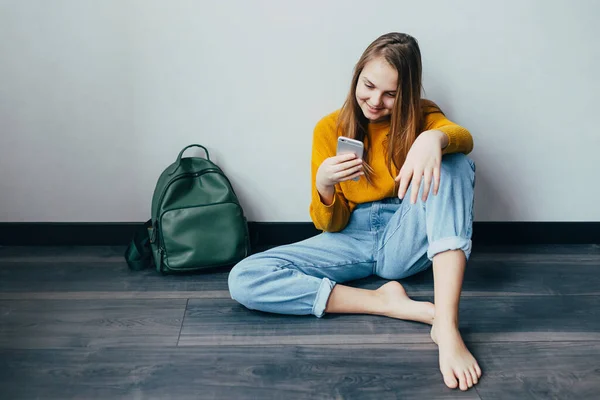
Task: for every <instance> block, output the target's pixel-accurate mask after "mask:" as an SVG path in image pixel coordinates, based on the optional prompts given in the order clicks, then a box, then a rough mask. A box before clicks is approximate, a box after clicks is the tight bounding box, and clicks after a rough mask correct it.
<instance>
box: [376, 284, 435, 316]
mask: <svg viewBox="0 0 600 400" xmlns="http://www.w3.org/2000/svg"><path fill="white" fill-rule="evenodd" d="M375 292H376V293H378V294H379V295H380V296H381V297H382V299H383V303H384V304H385V310H384V312H383V315H385V316H387V317H391V318H398V319H405V320H410V321H418V322H423V323H425V324H429V325H431V324H433V316H434V314H435V307H434V305H433V303H430V302H428V301H415V300H412V299H410V298H409V297H408V295H407V294H406V290H404V287H402V285H401V284H400V283H399V282H396V281H390V282H388V283H386V284H384V285H383V286H381V287H380V288H379V289H377V290H376V291H375Z"/></svg>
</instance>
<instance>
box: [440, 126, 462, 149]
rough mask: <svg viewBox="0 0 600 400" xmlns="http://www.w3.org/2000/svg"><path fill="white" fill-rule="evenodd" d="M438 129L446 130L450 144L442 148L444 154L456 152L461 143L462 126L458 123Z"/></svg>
mask: <svg viewBox="0 0 600 400" xmlns="http://www.w3.org/2000/svg"><path fill="white" fill-rule="evenodd" d="M437 130H439V131H442V132H444V134H445V135H446V136H447V137H448V146H446V147H445V148H444V149H443V150H442V154H449V153H456V152H457V150H458V145H459V143H460V135H461V133H462V132H461V131H462V128H461V127H460V126H456V125H448V126H442V127H441V128H437Z"/></svg>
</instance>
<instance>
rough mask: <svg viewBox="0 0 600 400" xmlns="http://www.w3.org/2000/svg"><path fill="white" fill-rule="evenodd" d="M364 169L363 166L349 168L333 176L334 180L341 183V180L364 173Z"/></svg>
mask: <svg viewBox="0 0 600 400" xmlns="http://www.w3.org/2000/svg"><path fill="white" fill-rule="evenodd" d="M362 169H363V168H362V165H357V166H355V167H352V168H348V169H345V170H343V171H339V172H336V173H335V174H333V180H335V181H338V182H341V180H342V179H343V178H346V177H348V176H350V175H354V174H356V173H357V172H362Z"/></svg>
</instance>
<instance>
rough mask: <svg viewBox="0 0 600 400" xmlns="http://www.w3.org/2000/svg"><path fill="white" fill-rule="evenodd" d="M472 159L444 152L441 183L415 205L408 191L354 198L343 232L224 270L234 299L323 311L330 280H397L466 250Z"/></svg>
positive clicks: (262, 306)
mask: <svg viewBox="0 0 600 400" xmlns="http://www.w3.org/2000/svg"><path fill="white" fill-rule="evenodd" d="M474 188H475V164H474V162H473V161H472V160H471V159H470V158H468V157H467V156H466V155H464V154H460V153H456V154H447V155H444V156H443V157H442V166H441V175H440V187H439V190H438V194H437V196H434V195H433V182H432V184H431V190H430V193H429V196H428V198H427V201H425V202H423V201H422V200H421V197H422V193H423V190H424V189H423V184H421V186H420V192H419V197H418V200H417V203H416V204H410V192H411V190H412V186H411V187H410V188H409V190H408V191H407V193H406V195H405V196H404V199H403V200H400V199H398V197H390V198H386V199H383V200H380V201H374V202H370V203H363V204H359V205H358V206H357V207H356V208H355V210H354V211H353V212H352V214H351V216H350V221H349V222H348V225H347V226H346V227H345V228H344V230H342V231H341V232H333V233H332V232H323V233H321V234H319V235H317V236H314V237H312V238H309V239H306V240H303V241H301V242H298V243H294V244H289V245H285V246H280V247H276V248H273V249H270V250H267V251H265V252H262V253H258V254H254V255H252V256H250V257H247V258H246V259H244V260H242V261H241V262H239V263H238V264H237V265H236V266H235V267H233V269H232V270H231V272H230V274H229V292H230V294H231V297H232V299H234V300H236V301H238V302H239V303H241V304H243V305H244V306H246V307H247V308H250V309H256V310H261V311H266V312H272V313H279V314H296V315H302V314H314V315H315V316H317V317H321V316H323V314H324V313H325V307H326V305H327V300H328V298H329V295H330V293H331V290H332V289H333V287H334V286H335V284H336V283H342V282H347V281H351V280H354V279H360V278H365V277H367V276H370V275H378V276H380V277H382V278H385V279H402V278H405V277H408V276H410V275H413V274H416V273H418V272H420V271H423V270H425V269H427V268H429V267H430V266H431V261H432V260H433V257H434V256H435V255H436V254H438V253H441V252H444V251H448V250H457V249H460V250H462V251H463V252H464V253H465V257H466V259H467V260H468V259H469V256H470V254H471V235H472V227H473V203H474Z"/></svg>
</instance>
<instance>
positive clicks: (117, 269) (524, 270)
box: [0, 257, 600, 300]
mask: <svg viewBox="0 0 600 400" xmlns="http://www.w3.org/2000/svg"><path fill="white" fill-rule="evenodd" d="M499 258H500V259H501V257H499ZM599 269H600V258H599V259H598V262H597V263H596V262H595V261H594V262H593V263H592V262H587V263H586V262H580V261H575V260H571V261H565V260H562V261H549V260H546V261H538V262H532V261H527V262H524V261H510V262H509V261H505V260H503V259H501V260H500V261H499V260H496V261H487V260H486V259H485V258H484V259H483V260H481V259H478V258H477V257H474V258H473V259H472V260H470V261H469V264H468V267H467V270H466V273H465V278H464V283H463V293H462V295H463V297H481V296H505V295H541V296H545V295H558V294H560V295H567V296H573V295H600V274H598V273H597V271H598V270H599ZM228 275H229V269H228V268H221V269H217V270H213V271H210V272H199V273H193V274H177V275H165V276H162V275H160V274H158V273H156V271H154V270H145V271H130V270H129V269H128V268H127V266H126V264H125V262H123V261H121V262H105V261H101V262H97V261H96V262H91V261H81V262H74V261H70V262H55V261H54V262H43V263H42V262H32V261H28V262H15V261H0V299H5V300H8V299H22V298H30V297H27V296H32V297H31V298H48V299H58V298H63V299H69V298H82V299H83V298H89V299H93V298H105V296H107V294H106V292H119V293H115V296H116V297H115V298H123V299H125V298H153V296H155V297H154V298H163V297H165V296H166V297H167V298H193V297H200V298H204V297H207V296H213V297H216V298H229V292H228V286H227V277H228ZM32 277H35V279H32ZM384 282H386V280H384V279H380V278H377V277H370V278H367V279H363V280H359V281H355V282H352V283H350V285H351V286H357V287H363V288H367V289H373V288H377V287H379V286H380V285H382V284H383V283H384ZM401 282H402V284H403V285H404V286H405V288H406V290H407V292H408V293H409V295H414V296H419V295H422V296H429V295H432V294H433V274H432V270H431V269H429V270H427V271H425V272H423V273H421V274H418V275H415V276H412V277H409V278H407V279H403V280H402V281H401ZM52 292H58V293H61V295H60V296H62V297H56V294H55V295H52ZM77 292H81V293H79V294H80V297H77ZM152 292H154V293H153V294H152ZM165 292H171V294H167V293H165ZM206 292H214V293H210V294H209V295H207V294H206ZM23 293H24V294H23ZM43 296H46V297H43ZM177 296H178V297H177Z"/></svg>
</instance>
